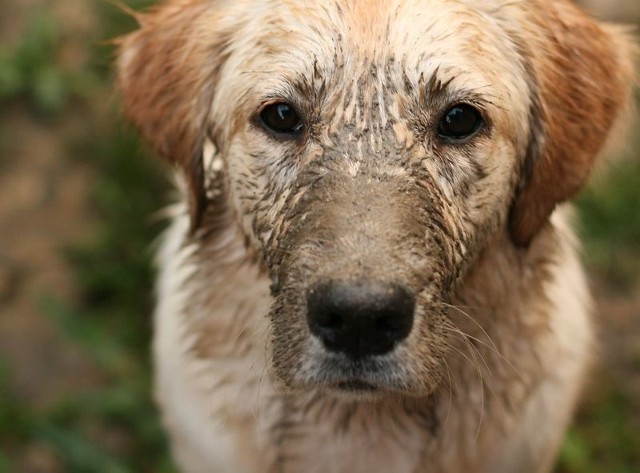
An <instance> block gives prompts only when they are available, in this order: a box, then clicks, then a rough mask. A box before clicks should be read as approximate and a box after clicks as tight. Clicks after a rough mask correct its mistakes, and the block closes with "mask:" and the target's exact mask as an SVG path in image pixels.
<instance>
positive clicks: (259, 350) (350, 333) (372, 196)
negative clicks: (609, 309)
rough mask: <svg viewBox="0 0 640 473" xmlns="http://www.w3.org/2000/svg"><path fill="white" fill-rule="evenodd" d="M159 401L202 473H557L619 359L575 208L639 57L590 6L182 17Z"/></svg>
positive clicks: (163, 22)
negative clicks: (598, 307)
mask: <svg viewBox="0 0 640 473" xmlns="http://www.w3.org/2000/svg"><path fill="white" fill-rule="evenodd" d="M135 16H136V17H137V19H138V21H139V24H140V27H139V29H137V30H136V31H134V32H133V33H130V34H129V35H127V36H125V37H123V38H121V40H120V42H119V52H118V60H117V69H118V82H119V88H120V90H121V94H122V97H123V108H124V111H125V113H126V115H127V116H128V117H129V118H130V120H132V121H133V122H134V123H135V124H136V125H137V127H138V128H139V129H140V131H141V134H142V135H143V136H144V137H145V138H146V140H147V141H148V142H149V143H150V144H151V145H152V146H153V148H154V149H155V150H156V151H157V153H158V154H159V155H161V156H162V157H164V158H165V159H166V161H167V162H169V163H171V164H172V165H174V167H175V169H176V170H177V171H176V173H177V175H178V189H179V191H180V193H179V194H180V199H179V203H177V204H175V205H174V206H173V207H172V208H171V210H170V214H171V224H170V227H169V228H168V230H167V231H166V234H165V236H164V238H163V243H162V244H161V247H160V249H159V251H158V265H159V276H158V281H157V299H158V301H157V309H156V312H155V338H154V345H153V352H154V360H155V383H156V386H155V388H156V395H157V400H158V403H159V406H160V408H161V412H162V416H163V421H164V424H165V426H166V429H167V431H168V433H169V435H170V440H171V445H172V451H173V454H174V456H175V458H176V461H177V463H178V465H179V466H180V468H181V469H182V470H183V471H186V472H231V473H243V472H247V473H257V472H260V473H275V472H278V473H288V472H305V473H314V472H329V473H333V472H335V473H342V472H350V473H353V472H367V473H376V472H385V473H388V472H393V473H404V472H408V473H413V472H425V473H459V472H463V471H464V472H474V473H496V472H497V473H508V472H518V473H527V472H536V473H538V472H547V471H550V469H551V468H552V467H553V464H554V459H555V457H556V455H557V452H558V449H559V445H560V443H561V441H562V439H563V434H564V432H565V430H566V428H567V426H568V424H569V422H570V419H571V416H572V412H573V410H574V408H575V405H576V402H577V398H578V396H579V392H580V388H581V386H582V384H583V380H584V378H585V375H586V372H587V370H588V367H589V364H590V363H591V360H592V358H593V353H594V340H595V336H594V334H593V331H592V326H591V322H590V316H589V312H590V305H591V303H590V298H589V292H588V289H587V285H586V283H585V276H584V273H583V270H582V268H581V266H580V263H579V260H578V256H577V253H578V250H577V248H578V243H577V240H576V238H575V236H574V233H573V232H572V230H571V209H570V207H569V205H570V204H568V203H565V202H566V201H568V200H569V199H570V198H572V197H573V196H574V195H575V194H576V193H577V192H578V191H579V190H580V188H581V187H582V186H583V185H584V183H585V181H586V180H587V177H588V176H589V174H590V172H591V170H592V168H593V166H594V163H595V162H596V160H597V157H598V156H599V155H601V154H602V150H603V149H604V148H605V145H606V144H607V142H609V141H611V140H612V138H611V136H613V133H614V131H615V130H616V129H617V128H618V127H619V126H620V124H621V123H623V122H624V121H625V118H624V117H625V116H626V111H627V110H628V109H629V106H630V105H629V104H630V103H631V95H632V92H631V88H632V83H633V51H634V45H633V43H634V41H633V39H632V38H631V35H629V34H628V33H627V32H626V31H625V30H623V29H621V28H619V27H616V26H612V25H608V24H602V23H598V22H596V21H595V20H593V19H592V18H590V17H589V16H587V15H586V14H585V13H583V12H582V11H581V10H580V9H579V8H578V7H576V6H575V5H574V4H573V3H571V2H570V1H568V0H528V1H506V0H484V1H481V2H479V1H475V0H384V1H383V0H366V1H365V0H350V1H348V2H347V1H345V2H342V1H339V0H320V1H304V0H303V1H295V2H294V1H291V0H269V1H264V0H234V1H224V0H166V1H164V2H163V3H161V4H160V5H158V6H156V7H155V8H152V9H150V10H149V11H147V12H146V13H143V14H135Z"/></svg>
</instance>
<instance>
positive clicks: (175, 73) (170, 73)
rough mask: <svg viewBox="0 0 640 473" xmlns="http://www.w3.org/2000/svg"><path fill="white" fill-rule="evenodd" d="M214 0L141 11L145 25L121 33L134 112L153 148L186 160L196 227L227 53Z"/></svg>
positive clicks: (122, 78) (125, 92) (124, 82)
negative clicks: (215, 101)
mask: <svg viewBox="0 0 640 473" xmlns="http://www.w3.org/2000/svg"><path fill="white" fill-rule="evenodd" d="M212 4H215V2H212V1H211V0H177V1H173V2H168V3H165V4H163V5H162V6H159V7H157V8H155V9H152V10H150V11H149V12H147V13H145V14H134V16H135V17H136V19H137V20H138V22H139V24H140V29H138V30H137V31H135V32H133V33H131V34H129V35H128V36H125V37H123V38H121V39H120V40H118V41H117V43H118V45H119V53H118V62H117V68H118V82H119V87H120V90H121V93H122V97H123V104H124V109H125V113H126V114H127V116H128V117H129V118H130V119H131V120H132V121H133V122H134V123H135V124H136V125H137V127H138V128H139V129H140V131H141V132H142V134H143V136H144V137H145V138H146V139H147V140H148V141H149V143H150V144H151V145H152V146H153V148H154V149H155V150H156V151H157V152H158V153H160V154H161V155H162V156H163V157H165V158H166V159H167V160H169V162H171V163H172V164H174V165H177V166H178V167H179V168H181V169H182V170H183V172H184V174H185V176H186V179H187V182H188V185H189V191H190V193H189V205H190V213H191V217H192V227H195V226H197V224H198V220H199V218H200V215H201V213H202V210H203V207H204V205H205V190H204V183H203V180H204V177H203V174H204V171H203V166H202V152H203V145H204V141H205V139H206V134H207V118H208V114H209V109H210V106H211V103H212V99H213V90H214V87H215V84H216V79H217V75H218V73H219V69H220V67H221V64H222V63H223V62H224V58H223V56H224V55H225V45H226V40H225V34H224V33H222V32H220V31H217V30H216V27H217V26H218V23H219V19H220V16H221V13H219V12H216V11H214V8H212Z"/></svg>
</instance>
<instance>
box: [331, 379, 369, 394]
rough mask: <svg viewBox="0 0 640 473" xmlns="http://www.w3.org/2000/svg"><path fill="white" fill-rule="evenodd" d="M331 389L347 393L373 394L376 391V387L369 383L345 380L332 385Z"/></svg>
mask: <svg viewBox="0 0 640 473" xmlns="http://www.w3.org/2000/svg"><path fill="white" fill-rule="evenodd" d="M332 388H333V389H337V390H339V391H348V392H373V391H378V389H379V388H378V387H376V386H374V385H373V384H371V383H368V382H366V381H362V380H359V379H353V380H345V381H340V382H337V383H334V384H333V385H332Z"/></svg>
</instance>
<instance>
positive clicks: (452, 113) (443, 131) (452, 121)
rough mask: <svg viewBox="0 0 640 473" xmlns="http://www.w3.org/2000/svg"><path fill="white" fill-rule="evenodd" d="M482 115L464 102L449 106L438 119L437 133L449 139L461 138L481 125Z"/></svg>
mask: <svg viewBox="0 0 640 473" xmlns="http://www.w3.org/2000/svg"><path fill="white" fill-rule="evenodd" d="M483 123H484V121H483V120H482V115H480V112H479V111H478V110H476V109H475V108H474V107H472V106H471V105H468V104H466V103H463V104H459V105H455V106H454V107H451V108H450V109H449V110H447V112H446V113H445V114H444V115H443V116H442V118H441V119H440V123H439V124H438V134H439V135H440V136H441V137H443V138H448V139H450V140H463V139H465V138H468V137H470V136H471V135H473V134H474V133H475V132H476V131H478V129H479V128H480V127H481V126H482V124H483Z"/></svg>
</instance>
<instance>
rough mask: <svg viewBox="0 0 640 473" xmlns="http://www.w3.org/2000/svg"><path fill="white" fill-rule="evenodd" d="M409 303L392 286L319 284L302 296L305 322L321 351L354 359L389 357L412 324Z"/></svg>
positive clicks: (411, 304)
mask: <svg viewBox="0 0 640 473" xmlns="http://www.w3.org/2000/svg"><path fill="white" fill-rule="evenodd" d="M414 310H415V299H414V297H413V295H411V293H410V292H409V291H407V290H406V289H404V288H403V287H402V286H399V285H397V284H392V283H387V282H382V281H376V280H356V281H335V280H330V281H323V282H320V283H318V284H316V285H314V286H313V287H312V288H311V289H310V290H309V292H308V294H307V322H308V324H309V329H310V330H311V333H312V334H313V335H315V336H316V337H318V338H319V339H320V340H321V341H322V343H323V344H324V346H325V348H326V349H327V350H329V351H332V352H339V353H344V354H346V355H347V356H348V357H350V358H352V359H354V360H357V359H362V358H365V357H367V356H372V355H384V354H386V353H389V352H390V351H391V350H393V348H394V347H395V346H396V345H397V344H398V343H399V342H401V341H402V340H404V339H405V338H407V336H408V335H409V333H410V332H411V327H412V326H413V315H414Z"/></svg>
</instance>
